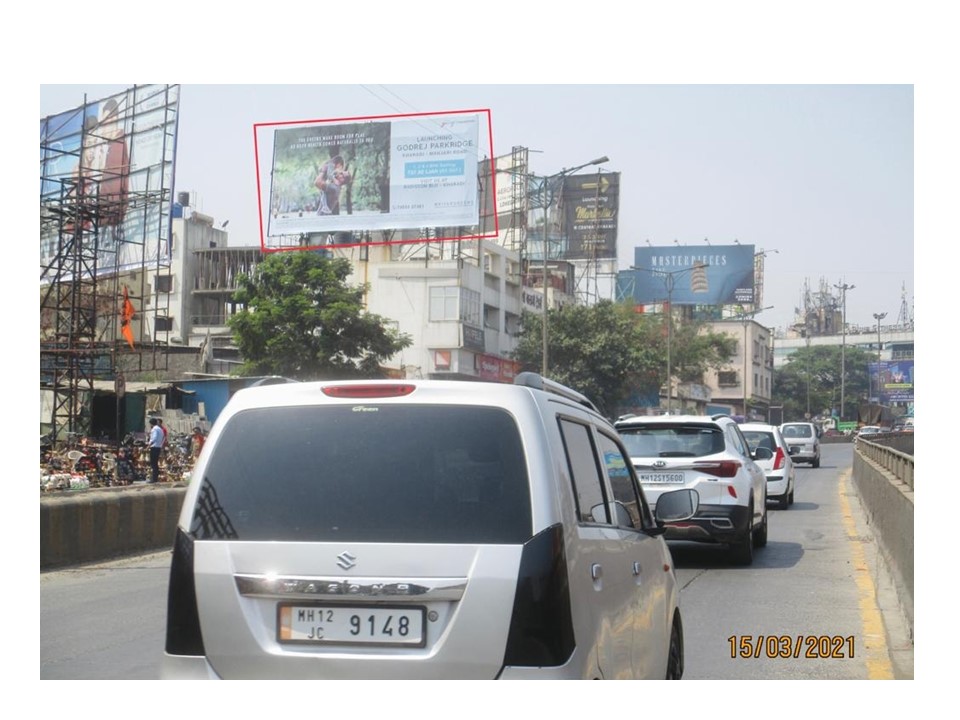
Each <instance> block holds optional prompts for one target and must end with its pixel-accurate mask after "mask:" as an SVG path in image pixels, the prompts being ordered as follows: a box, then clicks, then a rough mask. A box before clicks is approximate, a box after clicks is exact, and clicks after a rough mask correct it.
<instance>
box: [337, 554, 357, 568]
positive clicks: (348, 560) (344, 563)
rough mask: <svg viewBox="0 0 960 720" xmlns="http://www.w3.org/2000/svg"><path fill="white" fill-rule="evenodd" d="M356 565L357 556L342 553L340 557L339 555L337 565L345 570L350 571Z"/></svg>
mask: <svg viewBox="0 0 960 720" xmlns="http://www.w3.org/2000/svg"><path fill="white" fill-rule="evenodd" d="M356 564H357V558H356V556H355V555H352V554H351V553H349V552H342V553H340V554H339V555H337V565H339V566H340V567H342V568H343V569H344V570H350V569H352V568H353V566H354V565H356Z"/></svg>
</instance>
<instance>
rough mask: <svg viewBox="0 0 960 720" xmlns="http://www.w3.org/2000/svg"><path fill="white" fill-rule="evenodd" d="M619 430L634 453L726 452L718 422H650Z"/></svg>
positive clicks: (692, 454)
mask: <svg viewBox="0 0 960 720" xmlns="http://www.w3.org/2000/svg"><path fill="white" fill-rule="evenodd" d="M618 432H619V433H620V436H621V437H622V438H623V444H624V445H625V446H626V448H627V452H628V453H630V457H632V458H639V457H700V456H703V455H714V454H716V453H719V452H723V449H724V442H723V432H722V431H721V430H720V428H718V427H717V426H716V425H661V424H657V425H650V426H646V427H624V428H619V429H618Z"/></svg>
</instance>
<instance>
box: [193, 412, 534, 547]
mask: <svg viewBox="0 0 960 720" xmlns="http://www.w3.org/2000/svg"><path fill="white" fill-rule="evenodd" d="M190 529H191V532H192V533H193V534H194V537H196V538H197V539H198V540H204V539H234V540H253V541H291V542H292V541H313V542H321V541H324V542H326V541H329V542H334V541H349V542H402V543H486V544H518V543H523V542H525V541H526V540H528V539H529V538H530V536H531V513H530V493H529V489H528V482H527V472H526V462H525V459H524V453H523V448H522V444H521V439H520V434H519V431H518V428H517V425H516V422H515V421H514V419H513V417H512V416H511V415H510V414H509V413H507V412H506V411H504V410H502V409H499V408H485V407H472V406H471V407H460V406H438V405H433V406H427V405H382V406H378V405H355V406H354V405H326V406H313V407H278V408H262V409H255V410H246V411H243V412H241V413H238V414H237V415H235V416H233V417H232V418H231V419H230V420H229V421H228V422H227V424H226V425H225V426H224V427H223V429H222V432H221V434H220V437H219V438H218V439H217V441H216V446H215V447H214V448H213V452H212V455H211V456H210V460H209V462H208V463H207V465H206V469H205V471H204V475H203V478H202V486H201V488H200V492H199V496H198V500H197V505H196V509H195V511H194V516H193V521H192V523H191V528H190Z"/></svg>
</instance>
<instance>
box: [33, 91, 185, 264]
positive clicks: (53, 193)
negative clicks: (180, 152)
mask: <svg viewBox="0 0 960 720" xmlns="http://www.w3.org/2000/svg"><path fill="white" fill-rule="evenodd" d="M178 105H179V86H177V85H139V86H136V87H133V88H130V89H129V90H125V91H124V92H122V93H119V94H117V95H113V96H111V97H108V98H103V99H102V100H95V101H92V102H87V103H85V104H84V105H83V106H81V107H78V108H75V109H72V110H68V111H67V112H63V113H60V114H58V115H51V116H49V117H46V118H42V119H41V120H40V264H41V268H42V269H46V268H50V270H42V271H41V282H42V281H43V280H44V275H47V276H48V279H49V277H50V276H52V275H53V274H54V273H55V271H54V270H53V266H54V264H55V263H56V258H57V255H58V252H59V248H61V247H65V246H66V244H67V243H71V242H73V238H74V237H75V235H76V234H77V231H78V230H80V231H82V233H83V235H84V245H85V246H86V247H92V246H93V243H94V242H96V247H97V250H98V254H97V269H98V271H104V272H106V271H113V270H114V269H115V268H117V267H119V268H120V269H126V268H133V267H137V266H141V265H143V264H144V263H150V262H156V261H157V260H158V259H160V258H167V257H169V253H170V245H169V238H170V212H171V207H172V191H173V171H174V167H173V166H174V150H175V146H176V129H177V109H178Z"/></svg>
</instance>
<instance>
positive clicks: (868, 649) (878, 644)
mask: <svg viewBox="0 0 960 720" xmlns="http://www.w3.org/2000/svg"><path fill="white" fill-rule="evenodd" d="M852 472H853V471H852V470H847V471H845V472H843V473H841V474H840V484H839V487H840V513H841V515H842V516H843V527H844V529H845V530H846V532H847V537H848V538H849V539H850V540H851V543H850V547H851V552H852V554H853V569H854V572H855V573H856V574H855V575H854V580H855V581H856V583H857V589H858V590H859V591H860V617H861V619H862V620H863V642H862V643H858V647H857V652H865V653H866V661H867V676H868V678H869V679H870V680H893V664H892V663H891V662H890V652H889V650H888V648H887V635H886V632H885V631H884V629H883V617H882V616H881V614H880V608H879V607H877V601H876V597H877V591H876V588H875V587H874V585H873V579H872V578H871V577H870V568H869V566H868V565H867V557H866V554H865V553H864V552H863V544H862V543H861V542H859V539H858V538H857V528H856V523H855V522H854V520H853V513H852V512H851V510H850V501H849V500H848V499H847V480H848V479H849V478H850V475H851V474H852ZM861 648H862V650H861Z"/></svg>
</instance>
